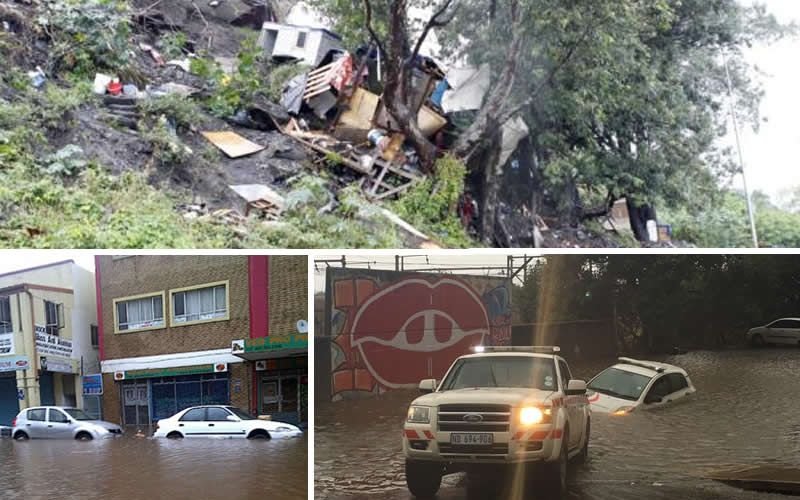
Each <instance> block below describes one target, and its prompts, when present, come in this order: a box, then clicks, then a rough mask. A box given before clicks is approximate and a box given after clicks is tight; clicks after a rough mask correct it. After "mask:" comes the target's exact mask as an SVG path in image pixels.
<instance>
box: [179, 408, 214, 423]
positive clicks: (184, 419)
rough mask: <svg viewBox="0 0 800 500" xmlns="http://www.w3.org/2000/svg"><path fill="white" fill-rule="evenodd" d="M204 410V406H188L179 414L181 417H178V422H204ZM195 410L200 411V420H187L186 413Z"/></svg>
mask: <svg viewBox="0 0 800 500" xmlns="http://www.w3.org/2000/svg"><path fill="white" fill-rule="evenodd" d="M206 410H207V408H205V407H201V408H190V409H189V410H188V411H187V412H186V413H184V414H183V415H181V418H179V419H178V422H206V421H207V420H206ZM196 411H197V412H200V413H201V414H202V415H203V418H202V419H200V420H189V419H187V418H186V415H188V414H189V413H192V412H196Z"/></svg>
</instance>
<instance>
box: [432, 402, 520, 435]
mask: <svg viewBox="0 0 800 500" xmlns="http://www.w3.org/2000/svg"><path fill="white" fill-rule="evenodd" d="M467 415H475V416H476V417H475V420H477V421H473V422H470V421H467V420H465V419H464V417H466V416H467ZM478 417H480V418H478ZM438 419H439V430H440V431H445V432H454V431H460V432H508V428H509V420H511V407H510V406H509V405H487V404H474V405H466V404H464V405H442V406H440V407H439V413H438Z"/></svg>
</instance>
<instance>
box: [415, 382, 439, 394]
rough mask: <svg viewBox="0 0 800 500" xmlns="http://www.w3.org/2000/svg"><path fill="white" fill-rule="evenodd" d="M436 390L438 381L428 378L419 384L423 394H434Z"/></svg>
mask: <svg viewBox="0 0 800 500" xmlns="http://www.w3.org/2000/svg"><path fill="white" fill-rule="evenodd" d="M435 390H436V379H435V378H426V379H425V380H423V381H422V382H420V383H419V392H421V393H423V394H427V393H429V392H433V391H435Z"/></svg>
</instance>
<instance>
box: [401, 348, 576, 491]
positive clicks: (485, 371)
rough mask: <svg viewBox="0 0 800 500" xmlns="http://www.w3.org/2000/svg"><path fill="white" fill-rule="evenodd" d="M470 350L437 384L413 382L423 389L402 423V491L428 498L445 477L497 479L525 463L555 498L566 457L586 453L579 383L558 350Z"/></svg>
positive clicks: (562, 481)
mask: <svg viewBox="0 0 800 500" xmlns="http://www.w3.org/2000/svg"><path fill="white" fill-rule="evenodd" d="M473 350H474V351H475V354H470V355H466V356H461V357H460V358H458V359H456V360H455V361H454V362H453V364H452V366H450V369H449V370H448V371H447V374H446V375H445V377H444V379H443V380H442V381H441V383H439V384H437V382H436V380H433V379H428V380H423V381H422V382H420V384H419V389H420V391H422V392H425V393H427V394H425V395H423V396H420V397H419V398H417V399H415V400H414V401H413V402H412V403H411V406H410V407H409V409H408V417H407V418H406V423H405V426H404V428H403V453H404V455H405V460H406V466H405V467H406V483H407V484H408V489H409V490H410V491H411V493H412V494H413V495H414V496H416V497H422V498H424V497H431V496H433V495H435V494H436V493H437V492H438V491H439V486H440V484H441V480H442V476H443V475H445V474H450V473H454V472H467V474H468V476H477V477H476V479H478V480H479V481H480V477H481V475H482V473H483V472H487V473H489V474H486V476H490V475H491V476H495V477H496V476H497V474H494V472H493V471H497V470H498V468H501V469H502V468H507V469H511V467H507V466H509V465H512V464H525V465H532V466H533V469H536V470H538V471H542V469H544V471H543V472H544V475H543V476H544V480H545V483H546V486H547V489H548V490H549V491H550V493H553V494H555V495H561V494H562V492H564V491H565V489H566V479H567V468H568V462H569V460H570V459H572V458H577V459H578V460H580V461H584V460H585V459H586V457H587V456H588V452H589V434H590V429H591V424H590V417H591V410H590V407H589V403H588V401H587V399H586V383H585V382H584V381H582V380H572V376H571V374H570V371H569V366H567V362H566V361H565V360H564V358H562V357H561V356H559V355H558V352H559V349H558V347H481V346H479V347H476V348H474V349H473ZM503 466H506V467H503ZM469 479H470V482H472V481H473V477H470V478H469Z"/></svg>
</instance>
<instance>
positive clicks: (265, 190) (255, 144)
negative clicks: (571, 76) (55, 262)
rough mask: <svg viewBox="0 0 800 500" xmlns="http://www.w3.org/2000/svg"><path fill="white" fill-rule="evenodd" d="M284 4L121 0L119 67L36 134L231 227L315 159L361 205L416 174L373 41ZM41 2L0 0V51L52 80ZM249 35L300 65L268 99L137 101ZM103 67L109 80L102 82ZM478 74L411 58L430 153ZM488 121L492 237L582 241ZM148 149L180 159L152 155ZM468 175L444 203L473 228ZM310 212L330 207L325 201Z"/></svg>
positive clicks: (198, 85) (413, 237)
mask: <svg viewBox="0 0 800 500" xmlns="http://www.w3.org/2000/svg"><path fill="white" fill-rule="evenodd" d="M286 3H287V2H274V1H271V0H263V1H250V0H247V1H245V0H226V1H223V2H194V1H191V0H175V1H170V2H153V1H151V0H133V1H132V2H130V4H131V6H132V7H133V9H132V11H131V12H132V14H133V16H132V19H133V21H132V27H133V30H132V32H131V33H130V34H129V36H128V37H127V40H126V43H127V49H126V52H127V54H128V66H127V67H126V68H125V69H124V70H123V69H121V68H119V73H121V74H118V75H112V74H109V75H102V74H98V75H97V76H98V77H100V78H99V80H98V79H97V78H96V81H95V82H94V83H95V85H96V87H99V90H100V92H97V90H96V93H98V94H102V98H101V99H95V100H94V101H93V102H90V103H85V105H84V106H83V107H82V108H81V109H79V110H77V111H76V112H75V117H74V123H75V124H74V125H73V126H70V127H65V129H64V130H61V131H59V132H58V133H57V134H56V133H53V134H48V139H49V140H50V144H51V145H52V146H53V147H54V148H56V149H59V148H63V147H66V146H68V145H72V144H75V145H78V146H79V147H80V148H81V149H82V150H83V151H84V153H85V154H86V156H87V157H89V158H91V159H93V160H95V161H97V162H98V163H99V164H102V165H104V166H107V167H108V168H109V170H110V171H111V172H112V173H114V174H116V175H119V174H122V173H124V172H126V171H132V170H137V171H141V172H144V173H145V174H146V176H147V178H148V181H149V182H150V183H151V184H152V185H155V186H163V187H166V188H168V189H169V191H171V192H175V193H178V195H179V197H181V198H182V199H181V202H180V204H179V206H178V210H179V211H180V212H181V213H183V214H184V216H186V217H187V218H198V217H204V218H211V219H217V220H219V221H220V222H221V223H222V224H229V225H231V224H232V225H237V226H239V225H241V226H242V227H244V225H245V222H246V221H245V219H246V218H247V217H251V218H252V216H255V217H256V218H258V219H261V220H262V221H263V223H264V224H273V223H276V222H280V220H281V218H282V217H284V216H285V214H286V213H287V211H286V208H287V207H286V205H287V201H286V199H287V194H288V192H289V191H290V189H291V186H292V183H293V181H294V180H296V179H297V178H298V177H300V176H302V175H307V174H308V173H309V172H311V173H313V172H314V171H315V170H319V169H326V170H328V171H329V172H331V173H333V174H334V175H333V176H331V177H332V178H333V180H332V181H331V182H330V183H329V191H330V197H331V199H332V200H333V204H335V203H336V202H337V201H338V200H337V199H336V196H337V194H338V193H337V194H335V193H336V190H337V189H338V188H340V187H344V186H345V185H349V184H353V183H355V184H356V185H357V186H358V187H359V188H360V189H361V191H362V193H363V195H364V196H365V198H366V199H367V200H370V201H371V202H373V203H378V202H382V201H385V200H390V199H393V198H397V197H399V196H402V195H403V194H404V193H405V192H407V191H408V190H409V189H410V188H412V187H413V186H414V185H415V184H417V183H419V182H421V181H422V180H424V179H425V178H426V176H427V175H428V172H427V171H426V170H425V168H424V166H423V165H422V164H421V160H420V155H419V154H418V152H417V151H416V150H415V149H414V147H413V146H411V143H410V141H408V140H407V138H406V136H405V135H404V134H403V132H402V127H401V126H400V125H399V124H398V123H396V122H395V121H394V120H393V119H392V117H391V115H390V113H389V112H388V111H387V109H386V105H385V102H384V96H383V94H382V92H383V87H382V82H381V80H382V79H381V61H382V59H383V56H382V54H381V53H380V52H379V51H378V50H377V49H376V48H375V47H374V46H370V47H362V48H360V49H358V50H356V51H355V52H353V53H351V52H348V51H346V50H345V49H344V48H343V47H342V44H341V40H340V39H339V37H338V36H336V34H334V33H331V32H329V31H327V30H324V29H320V28H313V27H305V26H298V25H289V24H282V23H281V19H282V18H283V16H284V15H285V9H284V10H283V11H282V10H281V9H282V8H283V7H281V5H280V4H286ZM43 5H45V3H44V2H36V1H33V2H32V3H26V4H22V3H14V4H12V5H11V6H9V5H8V4H6V3H3V4H0V21H2V23H1V24H0V34H2V33H3V32H6V33H11V34H13V36H12V37H9V40H10V41H11V42H14V43H15V44H16V45H18V46H19V47H20V52H19V54H24V57H23V56H19V57H13V58H11V59H9V60H12V61H13V62H14V63H15V64H16V65H19V66H20V67H25V69H26V70H27V69H33V67H36V66H38V65H41V66H42V67H44V68H45V71H44V73H46V75H47V77H48V78H51V79H52V80H51V81H48V82H47V83H44V85H45V86H46V85H60V86H62V87H66V86H68V85H67V84H66V82H64V81H56V79H55V78H54V77H53V76H54V75H55V74H56V70H50V69H47V68H48V66H47V65H46V64H45V63H46V62H47V60H48V58H50V57H51V56H50V55H49V54H48V39H47V34H46V33H42V32H38V33H37V32H36V29H35V23H34V22H33V21H31V19H35V18H36V15H35V14H36V10H35V9H37V8H43V7H37V6H43ZM284 6H285V5H284ZM232 27H234V28H235V29H233V28H232ZM256 33H259V34H260V37H259V38H258V43H257V47H259V50H261V51H262V53H263V54H264V55H265V56H267V58H268V59H270V61H271V62H272V64H273V65H274V66H273V67H277V66H279V65H286V66H288V65H296V66H297V67H298V69H300V67H301V66H303V65H307V66H308V70H307V71H303V72H302V74H300V75H298V76H297V77H295V78H292V79H291V80H290V81H289V82H288V84H287V85H286V86H285V88H284V89H283V95H282V99H281V102H280V103H276V102H272V101H273V100H275V99H274V97H275V96H272V95H271V96H269V97H267V96H266V95H265V94H264V93H260V94H256V95H255V97H254V98H253V99H249V100H248V102H243V103H242V104H241V106H239V109H238V110H237V112H236V113H235V115H232V116H224V117H223V118H219V116H221V115H219V116H213V115H211V114H210V113H208V112H207V110H206V109H200V108H199V107H198V109H197V111H198V112H197V114H196V115H194V116H192V117H191V120H190V122H191V123H188V124H187V123H176V122H175V120H173V119H172V118H167V119H162V118H164V117H163V115H161V116H159V115H158V114H156V115H155V118H156V119H153V118H154V117H153V116H147V114H146V110H143V109H142V108H147V107H148V104H147V103H155V102H158V101H159V100H160V99H161V98H162V97H165V96H176V97H179V98H180V99H183V100H185V101H186V102H192V101H194V100H195V99H206V98H208V97H209V94H210V93H211V92H213V91H214V89H212V88H210V85H209V82H208V79H207V78H205V77H203V76H201V75H200V74H196V73H195V72H193V68H192V62H193V61H194V60H196V59H198V56H197V54H201V53H205V54H208V55H209V56H213V57H212V58H213V59H214V60H215V61H216V63H217V64H219V65H220V67H221V68H222V69H223V70H224V71H225V73H227V74H228V75H233V74H234V73H235V72H236V71H238V69H237V63H238V62H237V59H236V58H235V56H237V54H238V53H239V52H240V50H241V48H242V43H243V41H244V40H245V39H246V38H247V37H248V34H250V35H255V34H256ZM176 34H180V35H181V37H175V38H183V42H182V43H181V45H180V47H178V49H179V52H178V55H175V54H174V52H173V53H172V55H168V54H167V51H166V47H165V46H164V45H163V44H162V41H163V40H164V39H165V38H168V37H171V36H172V37H174V35H176ZM23 50H24V52H22V51H23ZM112 70H114V68H110V70H109V71H112ZM41 76H42V77H44V75H41ZM114 76H117V77H119V79H120V80H121V81H120V82H116V83H115V82H114V81H113V80H114V78H113V77H114ZM259 76H260V75H259ZM490 77H491V72H490V69H489V67H488V66H481V67H479V68H445V67H444V66H443V65H442V64H441V63H439V62H437V61H435V60H434V59H431V58H428V57H422V56H420V57H418V58H417V59H416V60H415V64H414V69H413V72H412V76H411V87H410V89H411V96H410V99H409V102H410V103H411V107H412V112H414V113H416V116H417V120H418V124H419V128H420V129H421V130H422V131H423V133H424V135H425V136H426V137H427V138H429V139H430V140H431V142H433V143H434V144H435V145H436V146H437V149H438V152H439V153H440V154H443V153H444V152H446V151H447V150H448V148H449V147H450V146H451V145H452V143H453V139H454V137H455V136H456V135H457V133H458V131H459V123H463V121H464V119H465V118H466V119H467V120H469V119H470V117H471V116H472V115H474V113H475V112H476V111H478V110H479V109H480V107H481V104H482V101H483V99H484V96H485V95H486V93H487V91H488V90H489V87H490V81H491V78H490ZM90 81H91V78H90ZM0 83H2V82H0ZM112 84H119V87H121V89H122V90H120V89H119V88H116V87H112ZM265 84H266V82H265ZM265 86H266V85H265ZM37 88H38V87H37ZM112 88H113V89H114V90H113V92H114V93H112V91H111V89H112ZM118 92H121V94H117V93H118ZM16 95H17V94H15V93H14V91H13V89H11V88H10V87H8V86H3V85H2V84H0V99H2V98H5V99H6V100H7V101H11V102H13V101H14V98H15V97H16ZM156 107H157V106H156ZM151 129H152V130H151ZM156 129H157V130H156ZM155 132H158V134H161V135H157V134H155ZM502 132H503V133H502V137H501V138H502V145H501V146H502V147H501V153H500V159H501V162H502V163H503V164H505V165H507V167H506V168H505V169H504V171H505V172H506V175H505V176H504V177H505V181H504V185H506V186H510V187H511V188H512V189H511V191H513V192H514V193H515V194H513V195H505V193H504V195H503V196H502V197H501V199H503V200H504V203H503V205H502V206H501V208H500V209H499V210H498V211H497V217H496V223H495V228H496V230H495V238H494V244H496V245H498V246H503V247H533V246H537V247H538V246H564V245H565V243H564V242H566V241H568V242H572V241H577V243H576V244H579V245H581V246H594V244H593V243H594V242H592V241H591V238H589V237H588V236H587V237H584V235H582V234H581V232H580V231H577V232H575V234H574V235H563V236H562V233H559V231H557V230H553V229H550V228H551V227H556V226H557V225H558V221H556V220H555V219H550V218H548V217H547V215H546V214H544V213H542V214H541V216H539V215H538V214H539V213H540V212H539V211H538V209H537V208H536V207H537V203H539V202H538V201H536V200H532V199H526V198H531V197H532V196H534V197H535V196H538V193H539V192H540V191H541V189H540V187H539V186H537V185H536V182H535V179H533V180H531V177H530V175H533V174H531V172H535V171H536V170H537V169H536V168H535V167H536V166H535V165H533V164H532V160H531V158H533V156H534V155H533V154H532V152H531V149H532V146H531V144H530V140H529V138H528V134H529V132H528V130H527V127H526V126H525V123H524V122H523V121H522V120H521V119H518V118H517V119H514V120H511V121H510V122H508V123H507V124H505V125H504V127H503V130H502ZM159 148H161V149H164V148H166V149H167V150H168V153H171V154H175V155H177V156H183V158H182V159H181V160H180V161H172V162H169V161H164V162H161V163H159V162H158V161H156V157H157V156H158V154H159V151H158V150H159ZM170 150H173V151H170ZM217 150H219V152H220V153H218V152H217ZM223 155H224V156H223ZM529 174H530V175H529ZM515 175H516V176H517V177H514V176H515ZM526 176H528V177H526ZM468 184H469V186H471V187H468V188H467V191H466V192H465V193H464V196H463V198H462V200H461V202H460V203H459V206H458V207H457V208H456V207H453V209H454V210H457V213H458V215H459V216H460V217H461V220H462V223H463V225H464V227H465V228H467V229H468V230H471V232H472V233H473V234H477V231H476V226H477V224H478V220H479V214H480V212H481V210H480V208H481V207H480V206H479V205H478V202H477V201H476V200H480V199H482V193H481V192H480V190H479V189H478V188H477V187H479V186H480V185H481V182H480V180H479V179H468ZM323 210H327V211H331V209H330V207H329V206H327V205H326V207H323ZM376 211H378V212H381V213H382V214H383V217H382V218H381V224H386V222H385V221H389V222H390V223H391V224H392V225H393V226H394V227H395V228H396V229H397V230H398V232H399V233H400V234H401V239H402V241H404V242H405V243H406V244H407V245H408V246H425V247H433V246H434V245H435V244H434V243H433V242H432V241H431V239H430V238H429V237H428V236H426V235H425V234H423V233H421V232H420V231H418V230H417V229H415V228H414V227H412V226H410V225H409V224H408V223H407V222H405V221H403V220H401V219H400V218H399V217H397V216H396V215H395V214H393V213H391V212H390V211H388V210H387V209H386V208H384V207H376ZM376 220H377V219H376ZM367 225H369V223H368V224H367ZM572 236H574V237H572ZM600 245H601V246H614V242H613V241H611V240H610V239H609V241H601V242H600Z"/></svg>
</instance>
